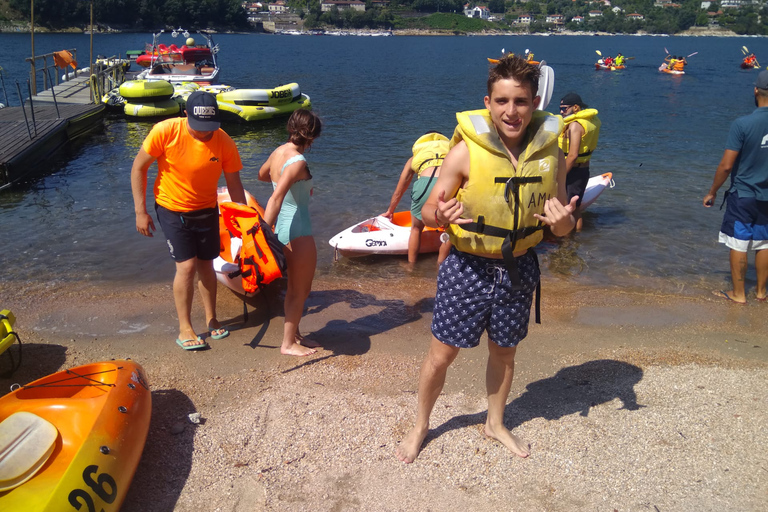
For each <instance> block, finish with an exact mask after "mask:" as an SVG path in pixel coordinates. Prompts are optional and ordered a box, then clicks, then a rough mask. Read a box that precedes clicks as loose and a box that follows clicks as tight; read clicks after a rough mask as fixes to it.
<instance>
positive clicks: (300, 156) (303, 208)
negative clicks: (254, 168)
mask: <svg viewBox="0 0 768 512" xmlns="http://www.w3.org/2000/svg"><path fill="white" fill-rule="evenodd" d="M321 131H322V123H321V122H320V118H318V117H317V115H316V114H314V113H313V112H310V111H309V110H303V109H302V110H297V111H295V112H294V113H293V114H291V117H290V118H289V119H288V134H289V136H290V138H289V140H288V142H286V143H285V144H283V145H282V146H280V147H279V148H277V149H276V150H274V151H273V152H272V154H271V155H270V156H269V158H268V159H267V161H266V162H265V163H264V165H262V166H261V169H260V170H259V180H261V181H270V182H271V183H272V196H271V197H270V198H269V201H268V202H267V207H266V208H265V210H264V220H265V221H266V222H267V223H268V224H269V225H270V226H274V229H275V234H276V235H277V238H278V240H280V242H281V243H282V244H284V245H285V247H284V249H283V251H284V252H285V260H286V263H287V264H288V289H287V290H286V292H285V307H284V309H285V327H284V329H283V342H282V345H281V346H280V353H282V354H287V355H295V356H307V355H310V354H314V353H315V352H316V350H315V348H316V347H319V344H317V343H315V342H311V341H309V340H307V339H306V338H303V337H302V336H301V334H299V321H300V320H301V312H302V311H303V310H304V302H305V301H306V300H307V297H309V292H310V291H311V289H312V280H313V279H314V277H315V266H316V265H317V247H316V246H315V239H314V238H313V237H312V223H311V222H310V220H309V198H310V196H311V195H312V175H311V174H310V172H309V167H308V166H307V161H306V159H305V158H304V152H305V151H307V150H308V149H309V148H310V147H311V146H312V143H313V142H314V140H315V139H316V138H317V137H319V136H320V132H321Z"/></svg>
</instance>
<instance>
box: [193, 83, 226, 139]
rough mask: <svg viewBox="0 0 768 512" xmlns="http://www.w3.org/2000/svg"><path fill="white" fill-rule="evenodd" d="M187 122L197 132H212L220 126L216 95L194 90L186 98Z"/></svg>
mask: <svg viewBox="0 0 768 512" xmlns="http://www.w3.org/2000/svg"><path fill="white" fill-rule="evenodd" d="M186 110H187V123H188V124H189V127H190V128H192V129H193V130H195V131H198V132H213V131H216V130H218V129H219V128H220V127H221V120H220V119H219V104H218V103H217V102H216V96H214V95H213V94H211V93H209V92H205V91H195V92H193V93H192V94H190V95H189V98H187V106H186Z"/></svg>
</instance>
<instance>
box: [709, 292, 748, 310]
mask: <svg viewBox="0 0 768 512" xmlns="http://www.w3.org/2000/svg"><path fill="white" fill-rule="evenodd" d="M712 295H714V296H715V297H721V298H725V299H728V300H729V301H731V302H733V303H735V304H739V305H740V306H744V305H746V304H747V303H746V301H745V302H739V301H737V300H734V298H733V297H731V296H730V295H728V292H724V291H723V290H717V291H714V290H713V291H712Z"/></svg>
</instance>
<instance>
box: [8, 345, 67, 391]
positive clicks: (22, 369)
mask: <svg viewBox="0 0 768 512" xmlns="http://www.w3.org/2000/svg"><path fill="white" fill-rule="evenodd" d="M23 341H24V340H23V338H22V342H23ZM20 348H21V354H19V349H20ZM20 356H21V366H19V369H18V370H16V371H15V372H13V373H12V374H10V375H9V374H8V372H9V371H10V370H11V357H13V362H14V363H18V362H19V357H20ZM66 360H67V347H65V346H62V345H48V344H44V343H23V344H22V345H19V344H18V343H14V344H13V345H12V346H10V347H8V350H6V351H5V352H3V353H2V354H0V390H3V391H0V395H4V394H5V393H6V392H7V391H8V390H9V388H10V386H11V384H14V383H19V384H29V383H30V382H32V381H33V380H37V379H40V378H42V377H45V376H46V375H50V374H52V373H56V372H57V371H59V370H60V369H61V367H62V366H64V363H65V362H66Z"/></svg>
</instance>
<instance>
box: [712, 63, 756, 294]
mask: <svg viewBox="0 0 768 512" xmlns="http://www.w3.org/2000/svg"><path fill="white" fill-rule="evenodd" d="M754 97H755V105H756V106H757V109H756V110H755V111H754V112H752V113H751V114H749V115H747V116H743V117H739V118H738V119H736V120H735V121H734V122H733V124H731V129H730V131H729V132H728V140H727V142H726V143H725V152H724V153H723V157H722V158H721V160H720V164H719V165H718V166H717V170H716V171H715V177H714V179H713V181H712V187H710V189H709V193H707V195H705V196H704V200H703V203H704V206H705V207H707V208H710V207H711V206H712V205H713V204H714V203H715V199H716V197H717V191H718V190H719V189H720V187H721V186H722V185H723V184H724V183H725V180H727V179H728V176H730V177H731V184H730V187H729V188H728V191H727V192H726V193H725V199H724V201H725V204H726V207H725V215H724V216H723V222H722V225H721V226H720V235H719V237H718V240H719V242H720V243H722V244H725V246H726V247H728V248H729V249H730V258H729V260H730V265H731V279H732V281H733V288H732V289H730V290H728V291H722V290H721V291H715V292H714V293H715V294H716V295H717V296H719V297H722V298H724V299H728V300H731V301H733V302H736V303H739V304H746V302H747V295H746V289H745V281H746V278H747V266H748V262H747V252H748V251H755V267H756V274H757V287H756V290H755V298H756V299H757V300H758V301H760V302H764V301H765V300H766V297H768V295H767V294H766V281H768V144H766V137H768V135H766V134H768V70H766V71H761V72H760V74H759V75H758V76H757V81H756V82H755V87H754Z"/></svg>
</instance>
